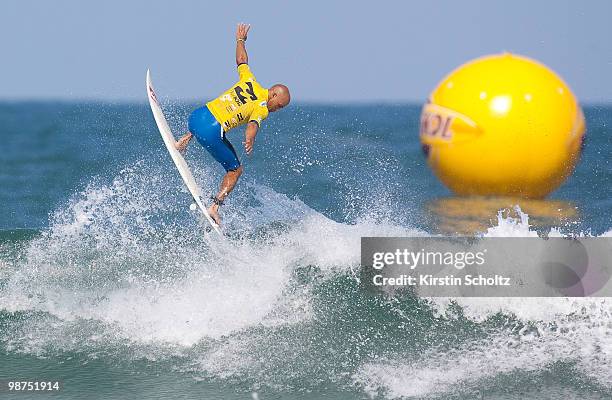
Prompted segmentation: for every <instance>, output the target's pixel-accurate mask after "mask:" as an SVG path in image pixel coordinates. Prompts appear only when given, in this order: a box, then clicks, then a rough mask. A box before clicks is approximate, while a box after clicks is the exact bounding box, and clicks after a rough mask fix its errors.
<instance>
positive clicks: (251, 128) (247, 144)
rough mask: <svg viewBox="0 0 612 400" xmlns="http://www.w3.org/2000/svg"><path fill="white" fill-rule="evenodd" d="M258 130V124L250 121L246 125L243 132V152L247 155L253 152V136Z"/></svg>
mask: <svg viewBox="0 0 612 400" xmlns="http://www.w3.org/2000/svg"><path fill="white" fill-rule="evenodd" d="M258 130H259V124H258V123H257V122H255V121H251V122H249V123H248V124H247V128H246V132H245V141H244V142H243V143H244V150H245V151H246V153H247V154H251V153H252V152H253V145H254V144H255V136H256V135H257V131H258Z"/></svg>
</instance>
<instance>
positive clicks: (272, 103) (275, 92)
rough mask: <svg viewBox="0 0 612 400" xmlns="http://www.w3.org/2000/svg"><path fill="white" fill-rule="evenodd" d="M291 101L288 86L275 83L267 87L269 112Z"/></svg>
mask: <svg viewBox="0 0 612 400" xmlns="http://www.w3.org/2000/svg"><path fill="white" fill-rule="evenodd" d="M290 101H291V94H290V93H289V88H288V87H287V86H285V85H281V84H280V83H277V84H276V85H274V86H272V87H271V88H270V89H268V110H269V111H271V112H274V111H277V110H280V109H281V108H283V107H285V106H286V105H287V104H289V102H290Z"/></svg>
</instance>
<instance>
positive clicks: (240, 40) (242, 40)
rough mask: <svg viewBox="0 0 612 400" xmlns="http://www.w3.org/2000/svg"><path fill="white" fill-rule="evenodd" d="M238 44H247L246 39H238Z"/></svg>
mask: <svg viewBox="0 0 612 400" xmlns="http://www.w3.org/2000/svg"><path fill="white" fill-rule="evenodd" d="M236 41H237V42H246V39H236Z"/></svg>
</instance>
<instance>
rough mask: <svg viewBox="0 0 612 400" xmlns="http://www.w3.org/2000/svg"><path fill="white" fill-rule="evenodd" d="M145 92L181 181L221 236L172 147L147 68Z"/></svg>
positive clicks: (182, 160) (187, 171)
mask: <svg viewBox="0 0 612 400" xmlns="http://www.w3.org/2000/svg"><path fill="white" fill-rule="evenodd" d="M147 94H148V96H149V104H150V105H151V111H153V117H155V122H156V123H157V128H158V129H159V132H160V133H161V136H162V139H164V144H165V145H166V148H167V149H168V152H169V153H170V157H172V161H174V164H175V165H176V168H177V169H178V171H179V174H181V178H183V182H185V186H187V189H189V192H190V193H191V195H192V196H193V201H195V203H196V204H197V206H198V208H199V209H200V211H201V212H202V214H204V217H206V219H207V220H208V222H209V223H210V225H211V226H212V227H213V229H214V230H215V232H217V233H218V234H219V235H221V236H223V234H222V233H221V229H220V227H219V225H217V223H216V222H215V221H214V220H213V219H212V218H211V217H210V215H209V214H208V211H207V210H206V207H204V202H203V201H202V190H201V189H200V187H199V186H198V185H197V183H196V181H195V179H194V178H193V174H192V173H191V170H190V169H189V166H188V165H187V162H186V161H185V159H184V158H183V156H182V155H181V153H180V152H179V151H178V150H177V149H176V148H175V147H174V143H175V140H174V136H173V135H172V131H171V130H170V127H169V126H168V122H167V121H166V117H164V113H163V112H162V109H161V106H160V104H159V101H158V100H157V96H156V95H155V89H153V83H152V82H151V73H150V72H149V70H147Z"/></svg>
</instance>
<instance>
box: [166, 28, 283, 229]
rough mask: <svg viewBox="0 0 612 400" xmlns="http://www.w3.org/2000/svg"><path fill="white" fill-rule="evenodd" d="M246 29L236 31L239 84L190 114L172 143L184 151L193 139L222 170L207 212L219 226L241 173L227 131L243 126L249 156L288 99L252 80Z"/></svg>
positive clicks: (275, 88)
mask: <svg viewBox="0 0 612 400" xmlns="http://www.w3.org/2000/svg"><path fill="white" fill-rule="evenodd" d="M249 29H250V25H247V24H242V23H241V24H238V28H237V30H236V65H237V67H238V78H239V79H238V82H237V83H236V84H234V85H233V86H232V87H231V88H230V89H228V90H227V91H225V92H224V93H223V94H221V95H220V96H219V97H217V98H216V99H214V100H212V101H209V102H208V103H206V105H205V106H203V107H200V108H197V109H196V110H195V111H193V112H192V113H191V115H190V116H189V132H187V133H186V134H185V135H184V136H183V137H181V138H180V139H179V140H178V141H177V142H176V143H175V147H176V149H177V150H179V151H181V152H184V151H185V150H186V148H187V145H188V144H189V141H190V140H191V139H192V138H193V136H195V137H196V139H197V140H198V142H199V143H200V144H201V145H202V146H204V148H205V149H206V150H208V152H209V153H210V155H212V156H213V157H214V159H215V160H217V161H218V162H219V163H220V164H221V165H222V166H223V168H225V172H226V173H225V176H224V177H223V180H222V182H221V187H220V189H219V192H218V193H217V195H216V196H211V200H212V204H211V205H210V207H209V208H208V213H209V214H210V216H211V217H212V218H213V220H214V221H215V222H216V223H217V224H220V223H221V218H220V217H219V206H221V205H222V204H223V201H224V200H225V198H226V197H227V196H228V195H229V194H230V192H231V191H232V190H233V189H234V186H236V183H237V182H238V178H240V175H241V174H242V171H243V168H242V165H241V164H240V160H238V156H237V154H236V151H235V150H234V147H233V146H232V144H231V143H230V142H229V140H227V138H226V137H225V135H226V134H227V132H228V131H229V130H231V129H234V128H236V127H238V126H241V125H245V124H246V131H245V140H244V142H242V143H243V145H244V150H245V151H246V153H247V154H248V155H250V154H251V153H252V152H253V145H254V143H255V136H256V135H257V132H258V131H259V128H260V126H261V121H263V120H264V119H265V118H266V117H267V116H268V113H269V112H274V111H278V110H280V109H281V108H283V107H285V106H286V105H287V104H289V101H290V99H291V97H290V95H289V88H287V86H285V85H281V84H276V85H274V86H272V87H270V88H269V89H265V88H263V87H262V86H261V85H260V84H259V83H258V82H257V80H255V76H254V75H253V73H252V72H251V69H250V67H249V57H248V56H247V51H246V47H245V42H246V40H247V34H248V33H249Z"/></svg>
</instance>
